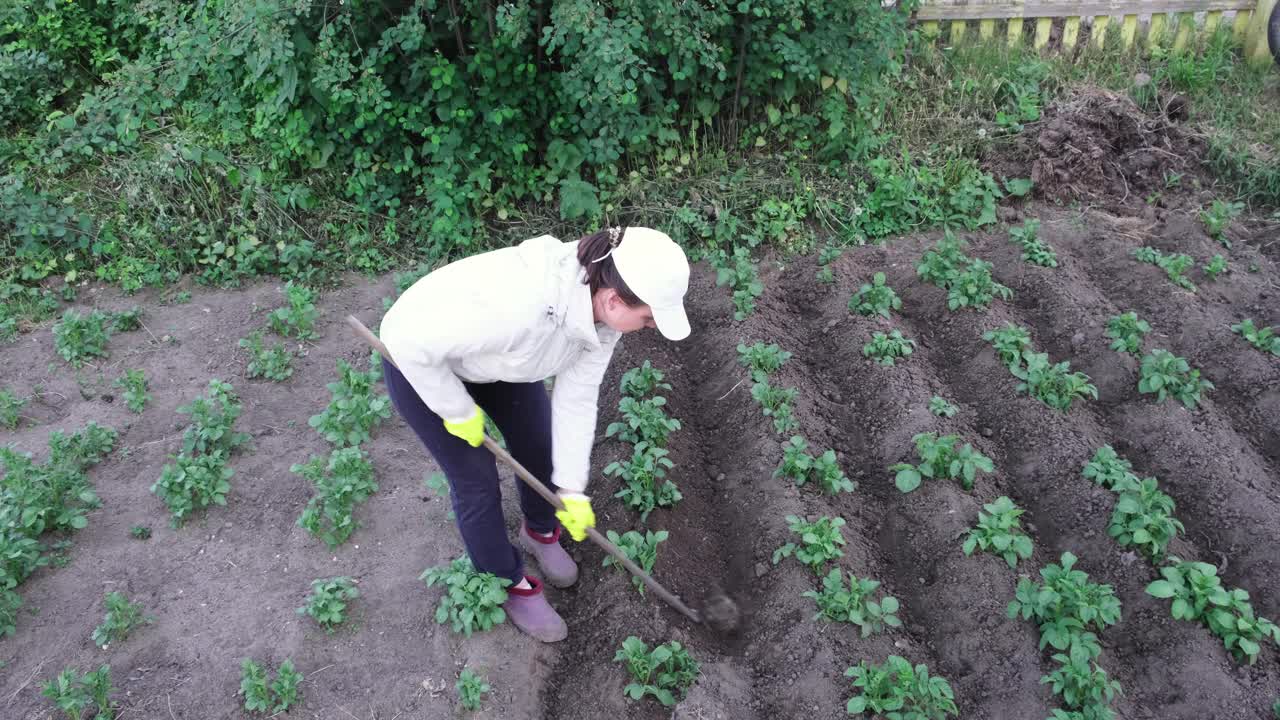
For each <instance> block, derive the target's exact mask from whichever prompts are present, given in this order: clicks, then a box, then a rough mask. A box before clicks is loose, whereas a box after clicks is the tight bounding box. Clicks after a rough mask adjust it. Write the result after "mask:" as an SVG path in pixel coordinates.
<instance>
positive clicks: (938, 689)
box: [844, 655, 960, 720]
mask: <svg viewBox="0 0 1280 720" xmlns="http://www.w3.org/2000/svg"><path fill="white" fill-rule="evenodd" d="M844 674H845V677H850V678H853V688H854V690H855V691H857V693H858V694H857V695H855V696H854V697H853V698H851V699H850V700H849V702H848V704H847V705H846V707H845V710H846V711H847V712H848V713H849V714H850V715H861V714H863V713H866V712H870V713H872V714H873V715H875V716H878V717H886V718H892V717H894V716H895V715H896V716H899V717H901V718H904V720H905V719H906V718H911V719H912V720H943V718H945V717H946V716H948V715H957V716H958V715H959V714H960V711H959V710H957V709H956V703H955V694H954V692H953V691H952V690H951V685H950V684H949V683H948V682H947V681H946V680H944V679H943V678H940V677H937V676H936V675H934V676H931V675H930V674H929V668H928V667H927V666H925V665H916V666H914V667H912V665H911V663H909V662H907V660H906V659H905V658H902V657H899V656H897V655H890V656H889V658H888V660H887V661H886V662H885V663H884V664H883V665H872V664H870V663H868V662H867V661H866V660H863V661H862V662H860V663H859V664H858V665H857V667H851V668H848V669H846V670H845V671H844Z"/></svg>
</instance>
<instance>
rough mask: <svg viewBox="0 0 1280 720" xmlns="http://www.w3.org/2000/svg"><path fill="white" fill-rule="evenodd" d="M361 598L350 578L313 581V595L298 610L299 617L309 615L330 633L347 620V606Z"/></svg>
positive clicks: (308, 596)
mask: <svg viewBox="0 0 1280 720" xmlns="http://www.w3.org/2000/svg"><path fill="white" fill-rule="evenodd" d="M357 597H360V591H359V590H357V589H356V583H355V581H354V580H352V579H351V578H349V577H334V578H317V579H315V580H312V581H311V594H309V595H307V603H306V604H305V605H303V606H302V607H300V608H298V609H297V610H296V612H297V613H298V614H299V615H308V616H310V617H311V618H312V619H313V620H315V621H316V622H318V623H320V627H322V628H324V629H325V630H326V631H328V632H333V629H334V628H335V627H336V626H338V625H341V624H342V623H343V621H345V620H346V619H347V605H349V604H350V603H351V601H352V600H354V599H356V598H357Z"/></svg>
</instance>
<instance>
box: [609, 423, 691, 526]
mask: <svg viewBox="0 0 1280 720" xmlns="http://www.w3.org/2000/svg"><path fill="white" fill-rule="evenodd" d="M673 466H674V463H672V462H671V460H670V459H669V458H668V457H667V451H666V450H664V449H662V448H659V447H654V446H652V445H650V444H649V443H647V442H641V443H639V444H637V445H636V446H635V450H634V451H633V452H632V454H631V460H630V461H629V462H627V463H625V464H624V463H622V462H620V461H619V462H612V463H609V465H607V466H605V469H604V474H605V475H609V476H616V477H617V478H618V479H620V480H621V481H622V482H623V487H622V489H621V490H619V491H618V492H617V493H615V494H614V497H616V498H621V499H622V502H623V504H625V505H626V506H627V507H629V508H631V509H632V510H636V511H638V512H639V513H640V522H644V521H645V520H646V519H647V518H648V517H649V513H651V512H653V509H654V508H658V507H674V506H675V504H676V503H677V502H679V501H680V500H681V499H682V498H683V496H682V495H681V494H680V489H679V488H677V487H676V485H675V483H673V482H671V481H670V480H663V478H665V477H666V475H667V469H668V468H671V467H673ZM660 480H661V481H662V482H661V484H659V481H660Z"/></svg>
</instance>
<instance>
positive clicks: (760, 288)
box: [712, 246, 764, 320]
mask: <svg viewBox="0 0 1280 720" xmlns="http://www.w3.org/2000/svg"><path fill="white" fill-rule="evenodd" d="M712 263H713V264H714V265H715V268H716V286H717V287H719V286H722V285H728V286H729V289H730V290H732V291H733V308H734V310H733V319H734V320H746V319H747V316H748V315H750V314H751V313H753V312H755V310H756V298H758V297H760V295H762V294H763V293H764V284H763V283H761V282H760V276H759V275H757V274H756V266H755V263H754V262H752V261H751V251H750V250H748V249H747V248H745V247H741V246H739V247H736V248H734V249H733V257H732V258H730V257H729V256H728V255H726V254H725V252H724V251H723V250H721V251H720V253H719V255H717V256H716V257H715V258H714V259H713V260H712Z"/></svg>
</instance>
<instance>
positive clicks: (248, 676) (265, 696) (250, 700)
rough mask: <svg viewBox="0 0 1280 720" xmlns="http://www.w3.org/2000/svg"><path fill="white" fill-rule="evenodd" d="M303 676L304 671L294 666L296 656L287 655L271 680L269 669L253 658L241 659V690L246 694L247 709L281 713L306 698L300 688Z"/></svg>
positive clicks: (245, 704)
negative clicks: (268, 679) (293, 657)
mask: <svg viewBox="0 0 1280 720" xmlns="http://www.w3.org/2000/svg"><path fill="white" fill-rule="evenodd" d="M302 679H303V678H302V673H299V672H298V671H297V670H294V668H293V660H291V659H286V660H285V661H284V662H282V663H280V667H279V668H278V669H277V670H276V677H275V680H272V681H271V682H270V683H268V682H267V671H266V670H265V669H264V668H263V667H262V666H261V665H259V664H258V663H256V662H254V661H253V660H251V659H249V658H244V660H242V661H241V663H240V692H239V693H237V694H239V695H244V709H245V710H246V711H248V712H271V713H275V714H279V713H282V712H284V711H286V710H288V709H289V708H290V707H292V706H293V705H296V704H298V703H299V702H302V694H301V693H300V692H299V690H298V684H299V683H301V682H302Z"/></svg>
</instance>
